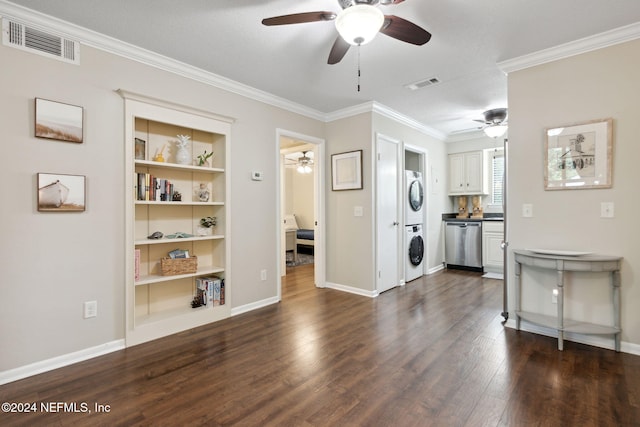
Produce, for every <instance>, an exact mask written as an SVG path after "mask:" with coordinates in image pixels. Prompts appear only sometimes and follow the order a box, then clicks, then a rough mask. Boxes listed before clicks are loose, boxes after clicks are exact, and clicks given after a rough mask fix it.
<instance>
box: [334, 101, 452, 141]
mask: <svg viewBox="0 0 640 427" xmlns="http://www.w3.org/2000/svg"><path fill="white" fill-rule="evenodd" d="M363 113H377V114H380V115H381V116H384V117H387V118H389V119H391V120H394V121H396V122H398V123H401V124H403V125H405V126H408V127H410V128H412V129H415V130H417V131H418V132H421V133H424V134H425V135H428V136H431V137H433V138H436V139H438V140H440V141H444V140H445V138H446V135H445V134H444V133H442V132H438V131H437V130H435V129H433V128H430V127H429V126H426V125H424V124H422V123H420V122H418V121H417V120H414V119H412V118H411V117H407V116H405V115H404V114H401V113H398V112H397V111H395V110H392V109H391V108H389V107H386V106H384V105H382V104H380V103H378V102H375V101H369V102H364V103H362V104H358V105H354V106H352V107H347V108H343V109H342V110H336V111H333V112H332V113H329V114H327V115H326V118H325V121H326V122H333V121H335V120H340V119H345V118H348V117H352V116H355V115H358V114H363Z"/></svg>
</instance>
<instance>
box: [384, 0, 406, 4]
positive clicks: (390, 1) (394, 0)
mask: <svg viewBox="0 0 640 427" xmlns="http://www.w3.org/2000/svg"><path fill="white" fill-rule="evenodd" d="M403 1H404V0H381V1H380V4H384V5H387V4H398V3H402V2H403Z"/></svg>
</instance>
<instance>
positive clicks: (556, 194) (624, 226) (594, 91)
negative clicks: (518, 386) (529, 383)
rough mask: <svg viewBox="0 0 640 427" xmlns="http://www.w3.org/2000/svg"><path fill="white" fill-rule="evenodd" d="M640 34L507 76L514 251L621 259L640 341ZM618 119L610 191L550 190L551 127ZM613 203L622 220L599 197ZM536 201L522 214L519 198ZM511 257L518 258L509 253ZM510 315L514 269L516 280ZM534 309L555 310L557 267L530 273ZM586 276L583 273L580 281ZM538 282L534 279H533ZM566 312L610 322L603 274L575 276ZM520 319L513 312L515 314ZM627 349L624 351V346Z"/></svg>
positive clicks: (627, 324)
mask: <svg viewBox="0 0 640 427" xmlns="http://www.w3.org/2000/svg"><path fill="white" fill-rule="evenodd" d="M638 69H640V40H636V41H633V42H627V43H624V44H620V45H616V46H613V47H609V48H606V49H601V50H597V51H594V52H590V53H585V54H582V55H578V56H573V57H570V58H567V59H563V60H559V61H555V62H551V63H548V64H544V65H540V66H536V67H532V68H529V69H525V70H522V71H517V72H513V73H511V74H509V76H508V85H509V88H508V89H509V160H508V161H509V165H508V169H509V187H508V212H509V221H508V230H509V235H510V239H509V240H510V248H511V249H516V248H555V249H571V250H581V251H591V252H596V253H603V254H612V255H621V256H623V257H624V262H623V265H622V340H623V342H626V343H628V344H632V345H635V346H636V347H635V348H636V351H637V349H638V347H637V345H639V344H640V311H639V310H638V305H639V304H640V288H639V287H638V279H637V277H638V268H639V267H640V226H639V225H638V221H637V215H638V212H640V199H639V198H638V197H637V195H638V182H640V172H639V171H638V159H640V144H639V143H638V135H640V120H639V117H640V104H639V103H638V94H640V79H638V72H637V70H638ZM608 117H612V118H613V119H614V129H613V133H614V136H613V138H614V149H613V187H612V188H611V189H586V190H562V191H545V190H544V180H543V170H544V166H543V158H544V142H545V135H544V129H545V128H548V127H557V126H563V125H568V124H574V123H579V122H585V121H589V120H593V119H602V118H608ZM601 202H613V203H615V217H614V218H601V217H600V203H601ZM523 203H531V204H532V205H533V215H534V216H533V217H532V218H523V217H522V215H521V212H522V204H523ZM511 262H513V260H512V257H511ZM509 279H510V280H509V291H510V295H511V298H510V301H509V304H510V310H511V311H513V307H514V300H513V297H512V295H513V281H514V278H513V269H511V277H509ZM525 279H527V280H528V283H529V285H530V286H531V287H532V289H533V292H532V295H530V297H529V299H528V300H527V302H528V303H531V304H533V306H534V307H533V308H536V309H540V310H541V311H550V310H551V311H553V310H554V309H555V306H551V305H550V301H551V299H550V292H551V288H552V287H553V284H554V283H555V275H554V273H552V272H549V273H546V272H542V271H538V272H534V273H528V276H527V277H526V278H525ZM580 279H585V280H584V281H583V282H580ZM536 282H537V283H536ZM570 285H571V286H574V288H573V290H572V291H570V295H568V299H569V301H568V310H569V311H570V312H571V314H572V315H573V316H575V317H576V318H578V319H581V320H589V321H597V322H603V323H607V324H612V320H611V310H610V296H608V294H607V292H606V291H607V290H608V286H609V285H608V283H607V281H606V277H603V276H602V275H596V276H595V278H594V279H589V280H586V277H583V276H580V275H574V277H573V278H572V279H570ZM512 317H513V313H512ZM623 349H624V347H623Z"/></svg>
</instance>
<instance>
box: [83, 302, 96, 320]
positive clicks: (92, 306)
mask: <svg viewBox="0 0 640 427" xmlns="http://www.w3.org/2000/svg"><path fill="white" fill-rule="evenodd" d="M97 315H98V301H86V302H85V303H84V318H85V319H89V318H90V317H96V316H97Z"/></svg>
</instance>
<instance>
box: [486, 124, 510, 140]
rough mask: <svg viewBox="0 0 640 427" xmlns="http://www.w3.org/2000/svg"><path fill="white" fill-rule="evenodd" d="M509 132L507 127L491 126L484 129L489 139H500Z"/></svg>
mask: <svg viewBox="0 0 640 427" xmlns="http://www.w3.org/2000/svg"><path fill="white" fill-rule="evenodd" d="M506 132H507V126H506V125H491V126H487V127H486V128H484V133H485V134H486V135H487V136H488V137H489V138H499V137H501V136H502V135H504V134H505V133H506Z"/></svg>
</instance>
